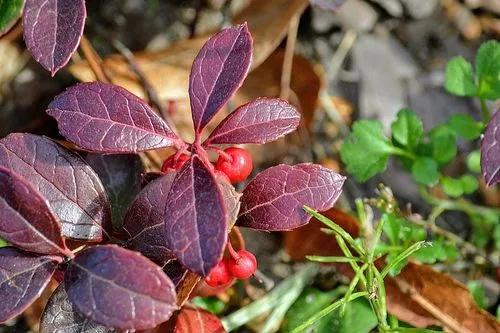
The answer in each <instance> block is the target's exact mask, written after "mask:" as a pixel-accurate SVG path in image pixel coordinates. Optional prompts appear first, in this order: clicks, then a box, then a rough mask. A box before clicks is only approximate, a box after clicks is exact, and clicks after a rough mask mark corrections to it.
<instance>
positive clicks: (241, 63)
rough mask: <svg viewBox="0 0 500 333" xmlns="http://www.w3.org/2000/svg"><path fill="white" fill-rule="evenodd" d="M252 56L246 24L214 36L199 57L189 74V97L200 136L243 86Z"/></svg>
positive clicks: (196, 128) (195, 125) (204, 46)
mask: <svg viewBox="0 0 500 333" xmlns="http://www.w3.org/2000/svg"><path fill="white" fill-rule="evenodd" d="M251 59H252V36H251V35H250V32H249V31H248V27H247V25H246V24H242V25H239V26H235V27H231V28H227V29H224V30H222V31H221V32H219V33H218V34H216V35H215V36H213V37H211V38H210V39H209V40H208V41H207V42H206V43H205V45H203V47H202V49H201V50H200V52H199V53H198V55H197V56H196V59H195V60H194V62H193V66H192V67H191V75H190V76H189V99H190V102H191V112H192V114H193V123H194V128H195V132H196V134H197V135H199V134H200V132H201V131H202V130H203V128H204V127H205V126H206V125H207V124H208V122H209V121H210V119H212V117H213V116H214V115H215V114H216V113H217V111H219V110H220V108H221V107H222V106H223V105H224V104H226V102H227V101H228V100H229V98H231V96H232V95H233V93H234V92H235V91H236V90H237V89H238V88H239V87H240V86H241V84H242V83H243V80H244V79H245V76H246V75H247V73H248V69H249V68H250V62H251Z"/></svg>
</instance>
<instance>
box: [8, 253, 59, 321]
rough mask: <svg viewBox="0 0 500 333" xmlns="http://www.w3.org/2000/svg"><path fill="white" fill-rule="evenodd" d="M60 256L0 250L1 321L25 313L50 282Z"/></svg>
mask: <svg viewBox="0 0 500 333" xmlns="http://www.w3.org/2000/svg"><path fill="white" fill-rule="evenodd" d="M61 261H62V259H61V257H58V256H37V255H33V254H29V253H27V252H23V251H21V250H18V249H15V248H13V247H4V248H1V249H0V299H1V300H2V302H1V303H0V323H4V322H6V321H7V320H9V319H12V318H13V317H15V316H17V315H18V314H20V313H21V312H23V311H24V310H25V309H26V308H27V307H28V306H29V305H30V304H31V303H33V302H34V301H35V299H37V298H38V297H39V296H40V294H41V293H42V291H43V289H44V288H45V286H46V285H47V283H49V281H50V277H51V276H52V274H53V273H54V271H55V269H56V267H57V264H59V263H60V262H61Z"/></svg>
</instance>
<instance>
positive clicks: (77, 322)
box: [40, 283, 115, 333]
mask: <svg viewBox="0 0 500 333" xmlns="http://www.w3.org/2000/svg"><path fill="white" fill-rule="evenodd" d="M40 332H41V333H112V332H115V330H114V329H111V328H106V327H104V326H101V325H99V324H96V323H94V322H92V321H91V320H90V319H88V318H87V317H85V316H83V315H82V314H80V313H79V312H78V311H76V309H74V306H73V304H72V303H71V302H70V301H69V298H68V294H67V293H66V289H65V286H64V283H61V284H60V285H59V287H57V289H56V291H54V293H53V294H52V296H50V298H49V302H48V303H47V305H46V306H45V310H44V311H43V314H42V318H41V319H40Z"/></svg>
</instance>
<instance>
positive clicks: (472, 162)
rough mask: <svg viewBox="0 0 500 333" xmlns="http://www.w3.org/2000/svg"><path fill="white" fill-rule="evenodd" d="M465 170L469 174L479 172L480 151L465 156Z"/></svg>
mask: <svg viewBox="0 0 500 333" xmlns="http://www.w3.org/2000/svg"><path fill="white" fill-rule="evenodd" d="M467 168H468V169H469V171H470V172H474V173H480V172H481V151H479V149H478V150H474V151H473V152H471V153H470V154H469V155H468V156H467Z"/></svg>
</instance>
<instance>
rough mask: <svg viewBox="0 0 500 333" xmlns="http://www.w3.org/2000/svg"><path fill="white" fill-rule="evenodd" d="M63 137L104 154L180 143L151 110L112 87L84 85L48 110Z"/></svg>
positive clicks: (61, 98) (58, 98) (96, 84)
mask: <svg viewBox="0 0 500 333" xmlns="http://www.w3.org/2000/svg"><path fill="white" fill-rule="evenodd" d="M47 113H48V114H49V115H51V116H52V117H54V118H55V119H56V120H57V122H58V125H59V131H60V132H61V134H62V135H63V136H64V137H65V138H67V139H68V140H70V141H71V142H73V143H74V144H76V145H77V146H78V147H80V148H82V149H84V150H88V151H93V152H101V153H137V152H141V151H146V150H151V149H157V148H165V147H169V146H173V145H175V144H177V143H179V141H180V139H179V138H178V137H177V135H176V134H175V133H174V132H173V131H172V130H171V129H170V127H169V126H168V125H167V124H166V123H165V122H164V121H163V120H162V119H161V118H160V117H159V116H158V115H157V114H156V113H155V112H154V111H153V109H151V107H150V106H149V105H148V104H147V103H146V102H144V101H143V100H141V99H140V98H138V97H137V96H135V95H133V94H132V93H130V92H128V91H127V90H125V89H123V88H121V87H119V86H115V85H113V84H108V83H102V82H91V83H81V84H77V85H75V86H72V87H70V88H68V89H66V91H64V92H63V93H62V94H60V95H58V96H57V97H56V98H55V99H54V100H53V101H52V103H50V105H49V106H48V109H47Z"/></svg>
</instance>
